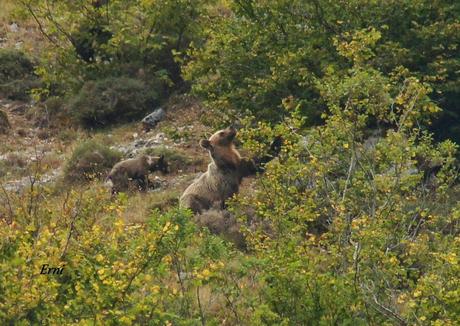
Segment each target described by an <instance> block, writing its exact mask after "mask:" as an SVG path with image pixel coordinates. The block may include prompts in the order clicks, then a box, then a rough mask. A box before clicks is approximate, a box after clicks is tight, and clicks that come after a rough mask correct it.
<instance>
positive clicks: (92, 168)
mask: <svg viewBox="0 0 460 326" xmlns="http://www.w3.org/2000/svg"><path fill="white" fill-rule="evenodd" d="M120 159H121V153H119V152H117V151H114V150H112V149H110V148H108V147H107V146H105V145H103V144H100V143H98V142H96V141H93V140H89V141H86V142H83V143H81V144H80V145H78V146H77V148H75V150H74V151H73V153H72V156H71V157H70V159H69V160H68V162H67V163H66V166H65V171H64V178H65V180H66V181H68V182H83V181H90V180H94V179H98V178H102V177H104V176H105V175H106V174H107V173H108V171H110V169H111V168H112V167H113V165H114V164H115V163H117V162H118V161H119V160H120Z"/></svg>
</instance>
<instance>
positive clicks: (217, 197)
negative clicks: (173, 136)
mask: <svg viewBox="0 0 460 326" xmlns="http://www.w3.org/2000/svg"><path fill="white" fill-rule="evenodd" d="M235 136H236V129H235V128H233V127H228V128H227V129H223V130H219V131H218V132H216V133H215V134H214V135H212V136H211V138H209V139H202V140H201V141H200V145H201V147H203V148H204V149H206V150H207V151H208V152H209V155H210V156H211V159H212V162H211V163H210V164H209V165H208V170H207V171H206V172H205V173H204V174H202V175H201V176H200V177H199V178H198V179H197V180H195V181H194V182H193V183H192V184H191V185H190V186H189V187H188V188H187V189H185V191H184V193H183V194H182V196H181V198H180V206H181V207H186V208H190V209H191V210H192V211H193V212H194V213H202V212H203V211H205V210H208V209H210V208H217V209H222V208H224V204H225V200H226V199H228V198H230V197H231V196H233V194H235V193H237V192H238V190H239V187H240V183H241V180H242V178H243V177H246V176H249V175H251V174H255V173H256V172H261V171H263V164H265V163H267V162H268V161H269V160H271V159H272V158H273V157H274V156H276V155H277V154H278V153H279V151H280V148H281V138H280V137H277V138H276V139H275V141H274V142H273V143H272V145H271V148H270V152H271V153H270V154H271V155H267V156H264V157H263V158H256V159H252V160H250V159H245V158H242V157H241V156H240V153H239V152H238V151H237V150H236V148H235V144H234V139H235Z"/></svg>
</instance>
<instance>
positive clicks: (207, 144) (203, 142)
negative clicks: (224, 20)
mask: <svg viewBox="0 0 460 326" xmlns="http://www.w3.org/2000/svg"><path fill="white" fill-rule="evenodd" d="M200 146H201V147H203V148H204V149H207V150H211V149H212V145H211V142H210V141H209V140H207V139H202V140H200Z"/></svg>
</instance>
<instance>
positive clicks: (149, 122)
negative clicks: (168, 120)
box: [141, 108, 166, 131]
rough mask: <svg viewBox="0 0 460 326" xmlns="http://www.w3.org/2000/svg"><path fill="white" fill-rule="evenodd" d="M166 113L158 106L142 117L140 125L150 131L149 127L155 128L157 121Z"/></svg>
mask: <svg viewBox="0 0 460 326" xmlns="http://www.w3.org/2000/svg"><path fill="white" fill-rule="evenodd" d="M165 115H166V112H165V110H163V108H158V109H156V110H155V111H153V112H152V113H150V114H149V115H147V116H146V117H145V118H144V119H142V121H141V122H142V126H143V128H144V130H145V131H150V130H151V129H153V128H155V127H156V125H157V124H158V122H160V121H161V120H163V119H164V117H165Z"/></svg>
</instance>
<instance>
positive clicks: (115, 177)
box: [107, 155, 167, 194]
mask: <svg viewBox="0 0 460 326" xmlns="http://www.w3.org/2000/svg"><path fill="white" fill-rule="evenodd" d="M154 171H162V172H163V173H166V172H167V164H166V162H165V160H164V156H160V157H157V156H148V155H141V156H139V157H136V158H132V159H128V160H124V161H121V162H118V163H117V164H115V165H114V167H113V168H112V170H111V171H110V173H109V175H108V176H107V180H110V181H112V194H115V193H117V192H120V191H125V190H127V189H129V185H130V181H131V180H132V181H135V182H136V186H137V187H138V188H139V189H140V190H142V191H145V190H146V189H147V187H148V175H149V173H150V172H154Z"/></svg>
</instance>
